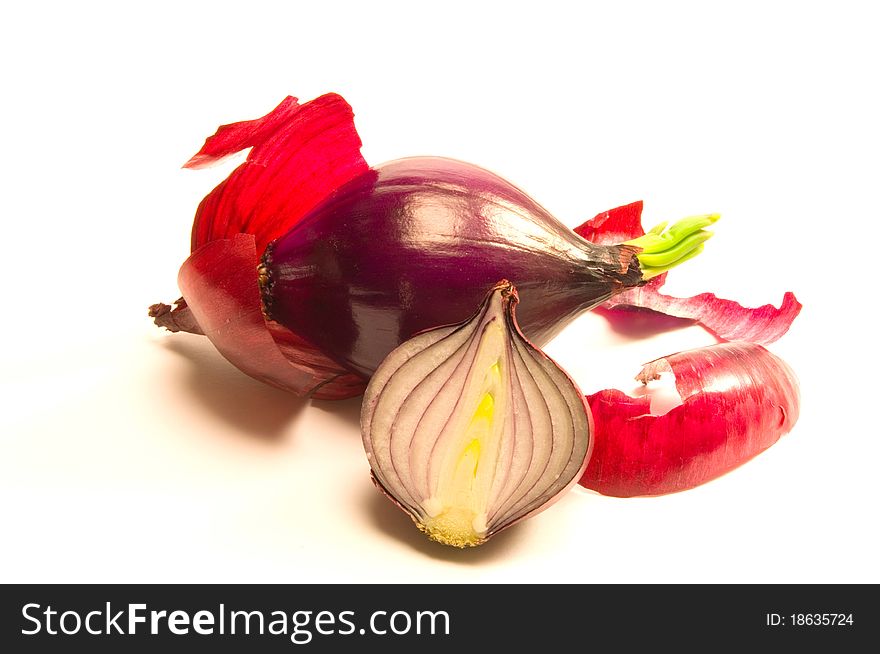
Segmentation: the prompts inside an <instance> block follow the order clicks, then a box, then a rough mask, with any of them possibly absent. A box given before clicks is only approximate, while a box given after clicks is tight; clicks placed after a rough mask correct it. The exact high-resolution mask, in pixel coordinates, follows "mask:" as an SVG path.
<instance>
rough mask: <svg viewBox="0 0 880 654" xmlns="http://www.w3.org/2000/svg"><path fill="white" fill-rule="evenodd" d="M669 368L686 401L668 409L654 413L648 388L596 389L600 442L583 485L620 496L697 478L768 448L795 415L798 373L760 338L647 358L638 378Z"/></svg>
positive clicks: (660, 490) (593, 400)
mask: <svg viewBox="0 0 880 654" xmlns="http://www.w3.org/2000/svg"><path fill="white" fill-rule="evenodd" d="M669 370H671V371H672V373H673V374H674V375H675V381H676V388H677V389H678V392H679V394H680V395H681V397H682V400H683V401H684V402H683V404H681V405H680V406H677V407H675V408H674V409H672V410H670V411H669V412H667V413H665V414H663V415H658V416H654V415H650V414H649V412H650V399H649V398H648V397H646V396H643V397H638V398H633V397H630V396H628V395H626V394H624V393H622V392H621V391H618V390H613V389H612V390H603V391H600V392H598V393H594V394H593V395H590V396H588V398H587V399H588V402H589V405H590V409H591V410H592V414H593V420H594V427H595V430H594V432H593V433H594V449H593V454H592V457H591V459H590V462H589V465H588V466H587V469H586V471H585V472H584V475H583V476H582V477H581V480H580V483H581V485H582V486H585V487H586V488H590V489H592V490H595V491H597V492H599V493H601V494H603V495H611V496H615V497H635V496H645V495H663V494H666V493H675V492H678V491H682V490H686V489H689V488H693V487H695V486H698V485H700V484H703V483H705V482H707V481H709V480H711V479H715V478H716V477H719V476H721V475H723V474H724V473H726V472H729V471H730V470H733V469H734V468H736V467H738V466H739V465H741V464H743V463H745V462H746V461H748V460H749V459H751V458H753V457H754V456H756V455H758V454H760V453H761V452H763V451H764V450H766V449H767V448H768V447H770V446H771V445H773V444H774V443H775V442H776V441H777V440H778V439H779V438H780V437H781V436H782V435H783V434H785V433H787V432H789V431H790V430H791V428H792V427H793V426H794V424H795V423H796V422H797V419H798V415H799V407H800V399H799V391H798V384H797V379H796V377H795V375H794V373H793V372H792V370H791V368H789V366H788V365H787V364H786V363H785V362H784V361H782V359H780V358H779V357H777V356H775V355H773V354H771V353H770V352H768V351H767V350H766V349H764V348H763V347H761V346H760V345H755V344H752V343H745V342H738V343H719V344H716V345H711V346H708V347H704V348H700V349H697V350H690V351H687V352H680V353H678V354H674V355H671V356H668V357H665V358H662V359H658V360H656V361H654V362H652V363H650V364H648V365H647V366H645V368H644V369H643V371H642V373H641V374H640V375H639V379H641V380H642V381H648V380H650V379H652V378H656V376H657V375H658V374H659V373H660V372H663V371H669Z"/></svg>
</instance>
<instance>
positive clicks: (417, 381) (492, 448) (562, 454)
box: [361, 281, 592, 547]
mask: <svg viewBox="0 0 880 654" xmlns="http://www.w3.org/2000/svg"><path fill="white" fill-rule="evenodd" d="M516 302H517V293H516V290H515V289H514V288H513V286H512V285H511V284H510V283H509V282H507V281H503V282H500V283H498V284H497V285H496V286H495V287H494V288H493V289H492V290H491V291H490V292H489V294H488V295H487V296H486V298H485V300H484V301H483V303H482V306H481V307H480V309H479V311H477V313H476V314H474V315H473V316H472V317H471V318H470V319H469V320H467V321H465V322H463V323H460V324H457V325H452V326H448V327H441V328H437V329H432V330H429V331H426V332H422V333H421V334H419V335H418V336H416V337H414V338H412V339H411V340H408V341H406V342H405V343H403V344H402V345H400V346H399V347H398V348H397V349H395V350H394V351H393V352H391V354H390V355H389V356H388V358H386V359H385V361H384V362H383V363H382V365H381V366H379V369H378V370H377V371H376V374H375V375H374V376H373V378H372V380H371V381H370V384H369V386H368V387H367V391H366V393H365V395H364V402H363V408H362V413H361V430H362V433H363V440H364V448H365V449H366V451H367V457H368V459H369V461H370V466H371V468H372V474H373V480H374V481H375V483H376V485H377V486H379V488H380V489H381V490H383V491H384V492H385V493H386V494H387V495H388V496H389V497H390V498H391V499H392V500H393V501H394V502H395V503H396V504H397V505H398V506H399V507H400V508H401V509H403V510H404V511H406V512H407V513H408V514H409V515H410V516H411V517H412V519H413V521H415V523H416V525H417V526H418V527H419V529H421V530H422V531H424V532H425V533H426V534H427V535H428V536H429V537H430V538H432V539H433V540H436V541H438V542H441V543H444V544H446V545H452V546H456V547H467V546H475V545H479V544H481V543H483V542H485V541H486V540H487V539H488V538H490V537H491V536H492V535H494V534H496V533H498V532H499V531H501V530H503V529H506V528H507V527H509V526H511V525H513V524H514V523H516V522H518V521H520V520H522V519H524V518H526V517H528V516H531V515H534V514H536V513H538V512H539V511H541V510H543V509H545V508H547V506H549V505H550V503H551V502H552V501H553V500H554V499H556V498H558V497H559V496H560V495H561V494H562V493H563V492H565V491H566V490H567V489H569V488H570V487H571V486H572V485H573V484H574V483H576V482H577V480H578V478H580V476H581V474H582V473H583V470H584V466H585V465H586V462H587V459H588V457H589V451H590V444H591V442H592V441H591V437H590V432H591V426H590V413H589V410H588V409H587V407H586V405H585V404H584V398H583V396H582V395H581V394H580V392H579V391H578V388H577V386H576V385H575V384H574V382H573V381H572V380H571V379H570V378H569V377H568V375H566V374H565V372H564V371H563V370H562V369H561V368H559V367H558V366H557V365H556V364H555V363H553V361H552V360H550V359H549V358H548V357H547V356H546V355H545V354H543V353H542V352H541V351H540V350H538V349H536V348H535V347H534V346H532V345H531V344H530V343H529V342H528V341H527V340H526V339H525V337H524V336H523V335H522V333H521V332H520V330H519V327H518V325H517V321H516V317H515V314H514V307H515V306H516Z"/></svg>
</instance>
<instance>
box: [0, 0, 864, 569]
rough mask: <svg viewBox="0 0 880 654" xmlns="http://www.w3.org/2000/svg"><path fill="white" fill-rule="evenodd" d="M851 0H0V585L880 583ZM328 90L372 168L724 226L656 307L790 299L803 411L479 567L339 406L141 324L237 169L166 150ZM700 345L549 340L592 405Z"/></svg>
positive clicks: (679, 335) (782, 344) (573, 504)
mask: <svg viewBox="0 0 880 654" xmlns="http://www.w3.org/2000/svg"><path fill="white" fill-rule="evenodd" d="M872 4H873V3H864V4H860V3H853V2H834V3H812V2H797V3H795V2H791V3H787V2H759V3H751V2H739V3H723V4H721V3H717V5H716V3H711V5H710V3H696V2H695V3H680V2H679V3H628V2H618V3H613V8H610V5H612V3H574V2H571V3H568V2H566V3H553V2H541V3H524V4H518V3H511V2H507V3H503V5H501V4H499V5H490V4H489V3H481V2H466V3H457V2H448V1H447V2H443V3H433V4H429V3H412V2H406V3H403V2H402V3H388V2H385V3H350V4H341V3H330V2H327V3H314V2H313V3H277V4H273V3H260V2H236V3H229V4H223V3H218V2H211V3H204V4H201V3H182V2H174V3H151V4H149V5H143V6H142V7H140V8H138V9H134V8H132V7H133V5H131V4H130V3H112V4H111V3H107V4H100V5H99V4H95V3H85V2H78V3H60V2H59V3H37V2H35V3H17V4H16V5H14V6H15V7H17V8H15V9H10V8H9V6H10V5H4V6H5V8H4V9H3V10H2V14H3V15H2V17H0V32H2V34H0V60H2V62H3V73H2V101H0V118H2V120H0V129H2V146H3V152H2V156H0V179H2V180H3V181H2V189H3V190H2V198H3V201H2V220H3V223H2V224H3V238H2V243H3V255H2V257H0V267H2V270H0V275H2V276H0V279H2V298H3V314H2V328H0V329H2V379H0V381H2V393H0V401H2V405H3V406H2V413H0V429H2V433H0V530H2V538H0V553H2V557H0V581H4V582H10V581H32V582H33V581H94V582H98V581H110V582H138V581H140V582H158V581H187V582H189V581H211V582H221V581H255V582H265V581H270V582H306V581H313V582H338V581H371V582H395V581H400V582H431V581H442V582H521V581H525V582H537V581H548V582H690V581H693V582H773V583H775V582H875V583H876V582H880V568H878V563H877V556H876V553H877V550H878V545H880V543H878V537H877V530H878V528H877V510H876V507H877V495H878V494H877V486H876V484H877V478H876V472H875V470H876V467H877V461H878V459H880V447H878V442H880V439H878V436H880V434H878V429H877V427H876V412H877V408H878V407H877V404H878V401H877V398H878V393H877V383H876V381H875V380H874V375H875V372H876V369H877V364H878V361H877V340H876V339H877V337H876V333H875V331H876V330H875V328H874V327H873V323H875V322H876V305H877V301H876V297H877V285H876V265H874V261H873V260H874V258H876V256H877V246H878V230H877V219H878V210H877V205H876V194H877V182H878V179H880V177H878V173H880V165H878V149H880V138H878V136H880V135H878V115H880V103H878V98H877V64H878V62H880V48H878V45H877V43H878V42H877V35H876V29H875V27H876V21H875V19H874V17H873V12H872V11H870V8H871V5H872ZM297 5H299V6H297ZM606 5H608V6H606ZM21 7H27V8H26V9H23V8H21ZM319 7H320V8H319ZM328 91H336V92H338V93H341V94H342V95H343V96H345V97H346V99H347V100H348V101H349V102H350V103H351V104H352V106H353V107H354V110H355V113H356V123H357V127H358V129H359V132H360V134H361V137H362V139H363V141H364V148H363V152H364V155H365V156H366V158H367V160H368V161H369V162H372V163H380V162H383V161H386V160H389V159H393V158H397V157H400V156H406V155H416V154H435V155H446V156H451V157H457V158H460V159H465V160H469V161H473V162H474V163H478V164H481V165H483V166H485V167H488V168H490V169H493V170H495V171H496V172H498V173H500V174H502V175H503V176H504V177H506V178H508V179H510V180H511V181H513V182H514V183H516V184H517V185H519V186H521V187H523V188H524V189H526V190H527V191H528V192H529V193H530V194H531V195H532V196H533V197H535V198H536V199H537V200H538V201H539V202H541V203H543V204H544V205H545V206H546V207H547V208H548V209H550V211H551V212H553V213H554V214H555V215H557V216H558V217H559V218H560V219H561V220H563V221H564V222H566V223H567V224H569V225H572V226H574V225H577V224H579V223H580V222H582V221H583V220H584V219H586V218H589V217H591V216H592V215H594V214H596V213H598V212H600V211H602V210H605V209H608V208H610V207H613V206H617V205H620V204H623V203H626V202H630V201H633V200H636V199H643V200H644V201H645V203H646V209H645V222H646V223H648V224H654V223H656V222H659V221H660V220H664V219H675V218H679V217H683V216H686V215H690V214H693V213H704V212H715V211H717V212H720V213H721V214H722V216H723V217H722V220H721V222H720V223H718V225H717V230H716V237H715V238H714V239H713V240H712V241H711V242H710V243H709V244H708V247H707V250H706V252H705V253H704V254H703V255H702V256H701V257H700V258H699V259H698V260H695V261H693V262H691V263H688V264H687V266H686V267H684V268H682V269H681V270H679V271H678V272H676V273H674V274H673V276H672V278H671V279H670V282H669V284H668V285H667V290H669V291H670V292H676V293H680V294H692V293H696V292H699V291H704V290H711V291H715V292H716V293H718V294H720V295H722V296H725V297H731V298H735V299H739V300H740V301H742V302H744V303H746V304H750V305H758V304H764V303H767V302H772V303H775V304H778V303H779V301H780V300H781V298H782V295H783V292H784V291H786V290H793V291H795V293H796V294H797V296H798V298H799V299H800V300H801V301H802V302H803V304H804V310H803V313H802V314H801V316H800V317H799V318H798V320H797V321H796V322H795V324H794V326H793V328H792V329H791V331H790V332H789V334H788V335H786V336H785V337H784V338H783V339H782V340H781V341H779V342H778V343H776V344H774V345H773V346H772V347H771V349H772V350H773V351H774V352H776V353H777V354H779V355H780V356H783V357H784V358H785V359H786V360H787V361H788V362H789V363H790V364H791V365H792V366H793V367H794V369H795V370H796V371H797V373H798V374H799V376H800V379H801V384H802V394H803V404H802V414H801V419H800V422H799V423H798V424H797V426H796V427H795V429H794V430H793V431H792V432H791V433H790V434H789V435H787V436H785V437H784V438H783V439H782V441H780V442H779V443H778V444H777V445H775V446H774V447H773V448H771V449H770V450H769V451H767V452H766V453H764V454H762V455H761V456H759V457H758V458H756V459H755V460H753V461H751V462H749V463H748V464H746V465H745V466H743V467H741V468H739V469H738V470H736V471H734V472H732V473H730V474H728V475H726V476H724V477H722V478H721V479H718V480H716V481H713V482H711V483H709V484H706V485H704V486H702V487H700V488H697V489H695V490H691V491H688V492H684V493H680V494H677V495H673V496H667V497H662V498H654V499H630V500H621V499H613V498H605V497H601V496H598V495H595V494H593V493H590V492H587V491H584V490H582V489H578V490H575V491H573V492H571V493H570V494H569V495H568V496H566V497H565V498H564V499H563V500H562V501H561V502H560V503H559V504H558V505H556V506H555V507H553V508H552V509H551V510H549V511H547V512H545V513H543V514H541V515H540V516H538V517H536V518H535V519H533V520H530V521H527V522H526V523H524V524H522V525H520V526H519V527H517V528H514V529H512V530H509V531H508V532H505V533H504V534H501V535H499V536H498V537H497V538H496V539H494V540H493V541H490V542H489V543H488V544H486V545H485V546H483V547H481V548H478V549H476V550H469V551H458V550H452V549H448V548H444V547H442V546H439V545H435V544H433V543H430V542H428V541H427V540H425V539H424V538H423V537H422V535H421V534H420V533H419V532H417V531H416V529H415V528H414V527H413V526H412V525H411V523H410V522H409V520H408V518H407V517H406V516H404V515H403V514H402V513H400V512H399V511H398V510H397V509H395V508H394V507H393V506H392V505H391V504H390V503H388V502H387V501H385V500H384V499H383V498H382V497H380V495H379V494H378V492H377V491H376V490H375V489H374V488H373V487H372V485H371V483H370V481H369V479H368V467H367V464H366V460H365V457H364V455H363V451H362V448H361V445H360V437H359V432H358V428H357V426H356V421H357V415H358V410H359V406H358V402H357V400H349V401H344V402H339V403H329V402H309V401H303V400H299V399H297V398H294V397H292V396H289V395H286V394H284V393H282V392H280V391H276V390H274V389H272V388H269V387H266V386H263V385H261V384H259V383H258V382H255V381H253V380H251V379H250V378H248V377H246V376H244V375H243V374H241V373H239V372H238V371H237V370H236V369H234V368H233V367H232V366H231V365H229V364H228V363H226V361H225V360H223V359H222V358H221V357H220V356H219V355H218V354H217V353H216V352H215V351H214V350H213V349H212V347H211V346H210V344H209V343H208V342H207V341H206V340H205V339H202V338H200V337H195V336H190V335H169V334H164V333H162V332H160V330H158V329H156V328H155V327H154V326H153V325H152V324H151V322H150V320H149V319H148V318H147V317H146V307H147V305H149V304H151V303H153V302H157V301H166V302H167V301H170V300H173V299H175V298H176V297H178V291H177V289H176V283H175V279H176V274H177V269H178V267H179V265H180V263H181V262H182V261H183V260H184V258H185V257H186V256H187V254H188V243H189V229H190V226H191V221H192V216H193V212H194V210H195V208H196V205H197V204H198V202H199V200H200V199H201V198H202V196H203V195H205V194H206V193H207V192H208V191H209V190H210V189H211V188H213V186H214V185H215V184H217V183H218V182H219V181H220V180H221V179H222V178H223V177H224V176H225V175H226V174H227V173H228V172H229V170H231V166H227V167H224V168H219V169H211V170H208V171H198V172H196V171H188V170H181V169H180V166H181V164H183V162H185V161H186V160H187V159H188V158H189V156H190V155H192V154H193V153H194V152H195V151H196V150H198V148H199V147H200V146H201V144H202V142H203V139H204V138H205V137H206V136H208V135H209V134H211V133H213V131H214V130H215V128H216V127H217V125H219V124H221V123H228V122H233V121H236V120H243V119H249V118H255V117H258V116H261V115H263V114H264V113H266V112H267V111H269V110H270V109H272V108H273V107H274V106H275V105H276V104H277V103H278V102H279V101H280V100H281V99H282V98H283V97H284V96H285V95H287V94H292V95H296V96H297V97H299V98H300V99H301V100H303V101H305V100H308V99H311V98H313V97H316V96H318V95H320V94H322V93H325V92H328ZM710 342H712V339H711V338H710V337H709V336H708V335H707V334H706V333H705V332H703V331H702V330H700V329H699V328H697V327H689V328H686V329H683V330H678V331H675V332H669V333H666V334H663V335H659V336H657V337H654V338H652V339H649V340H633V339H631V338H628V337H626V336H625V335H620V334H616V333H614V332H612V331H610V330H609V328H608V326H607V325H606V323H605V321H604V320H603V319H601V318H599V317H597V316H592V315H587V316H584V317H582V318H581V319H579V320H578V321H577V322H576V323H574V324H573V325H572V326H571V327H570V328H568V329H567V330H566V332H565V333H564V334H563V335H562V336H560V337H559V339H558V340H557V341H555V342H554V343H553V344H552V345H551V346H550V348H549V349H548V351H549V353H550V354H551V355H552V356H554V357H555V358H556V359H557V360H558V361H559V362H560V363H561V364H562V365H563V366H564V367H566V368H567V369H568V370H569V371H570V372H571V374H572V375H573V376H574V377H575V379H576V380H577V381H578V382H579V383H580V385H581V386H582V388H583V390H584V391H585V392H592V391H595V390H598V389H600V388H604V387H608V386H612V385H615V384H623V385H624V386H626V385H627V384H629V383H630V382H628V381H627V380H628V379H630V378H631V377H632V375H634V374H635V373H636V372H637V371H638V369H639V364H641V363H643V362H645V361H647V360H649V359H652V358H655V357H658V356H662V355H664V354H669V353H672V352H674V351H677V350H680V349H685V348H689V347H696V346H699V345H704V344H708V343H710Z"/></svg>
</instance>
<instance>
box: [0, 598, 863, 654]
mask: <svg viewBox="0 0 880 654" xmlns="http://www.w3.org/2000/svg"><path fill="white" fill-rule="evenodd" d="M876 591H877V587H876V586H867V585H866V586H858V585H786V586H779V585H776V586H774V585H768V586H760V585H758V586H755V585H729V586H718V585H665V586H661V585H607V586H602V585H598V586H586V585H556V586H550V585H479V584H474V585H133V586H126V585H21V586H17V585H11V586H3V587H2V604H0V611H2V613H0V624H2V633H0V645H2V646H3V647H2V651H6V652H56V651H57V652H63V651H70V650H74V649H75V650H76V651H80V650H82V651H88V652H122V651H126V652H128V651H157V652H177V651H180V652H184V651H185V652H192V651H211V652H227V651H228V652H242V651H247V652H295V651H309V652H325V651H326V652H339V651H353V650H355V649H363V648H366V649H367V651H379V652H398V651H399V652H404V651H406V652H413V651H429V652H431V651H440V650H444V651H451V650H450V648H453V647H454V648H456V650H457V651H471V650H477V649H483V648H486V649H489V650H491V651H499V650H500V648H511V649H513V650H514V651H527V648H542V650H544V649H546V648H568V647H573V648H575V649H577V650H589V649H593V648H597V647H600V646H605V645H609V644H610V645H611V646H612V647H614V648H615V649H621V650H623V651H633V650H634V649H635V648H637V647H639V648H641V647H649V648H651V650H653V651H659V650H660V648H663V649H669V650H670V651H675V652H682V651H711V650H713V649H715V648H717V647H719V646H724V647H730V646H735V645H767V646H799V645H810V646H813V647H816V646H820V645H821V646H829V647H834V648H837V650H836V651H854V650H853V649H851V648H853V647H854V646H855V644H856V643H864V642H866V641H865V640H864V639H865V638H866V637H867V638H871V637H872V636H877V635H878V633H880V629H878V618H880V615H878V608H880V602H878V600H877V592H876ZM867 642H871V641H870V640H868V641H867ZM10 646H11V648H10ZM840 648H844V649H842V650H841V649H840Z"/></svg>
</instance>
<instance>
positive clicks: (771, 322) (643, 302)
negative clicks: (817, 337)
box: [574, 202, 802, 345]
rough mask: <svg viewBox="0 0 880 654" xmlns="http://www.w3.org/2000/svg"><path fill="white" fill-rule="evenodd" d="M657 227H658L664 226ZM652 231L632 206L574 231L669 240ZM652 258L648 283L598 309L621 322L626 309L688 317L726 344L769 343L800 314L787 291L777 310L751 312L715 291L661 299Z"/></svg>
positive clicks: (595, 237)
mask: <svg viewBox="0 0 880 654" xmlns="http://www.w3.org/2000/svg"><path fill="white" fill-rule="evenodd" d="M709 218H713V217H712V216H705V217H696V218H694V219H686V221H690V220H697V221H699V220H701V219H702V220H706V219H709ZM682 222H685V221H682ZM658 227H661V228H662V227H663V225H662V224H661V225H658ZM677 229H678V227H677V226H673V227H672V228H670V229H669V232H675V231H676V230H677ZM656 230H657V228H655V229H653V230H650V231H649V232H648V233H647V234H646V233H645V231H644V229H642V203H641V202H633V203H632V204H628V205H625V206H622V207H617V208H616V209H611V210H610V211H606V212H604V213H601V214H599V215H598V216H596V217H595V218H592V219H590V220H588V221H587V222H585V223H584V224H583V225H581V226H580V227H576V228H575V230H574V231H575V232H577V233H578V234H580V235H581V236H583V237H584V238H585V239H587V240H588V241H590V242H592V243H600V244H602V243H605V244H607V243H624V242H625V243H628V244H631V245H638V246H643V247H647V248H654V247H657V245H656V243H657V242H658V240H660V241H662V240H663V238H669V237H662V236H660V235H658V234H657V231H656ZM688 238H693V237H691V236H688ZM699 249H700V247H699V246H698V247H697V248H694V254H690V255H688V258H689V257H690V256H694V255H695V254H698V253H699ZM657 260H659V259H657V258H648V257H646V265H643V266H642V271H643V273H644V275H645V277H646V278H647V277H650V278H651V279H650V281H649V282H648V283H647V284H645V285H644V286H640V287H638V288H632V289H627V290H625V291H623V292H621V293H618V294H616V295H614V296H612V297H610V298H609V299H608V300H607V301H606V302H605V303H603V304H602V306H601V309H602V311H606V310H610V311H614V312H615V313H616V314H617V317H623V318H624V319H626V318H627V317H628V316H627V312H628V311H630V310H633V309H635V310H642V309H644V310H647V311H642V312H641V313H642V314H643V315H642V317H644V314H650V313H653V314H654V315H657V314H663V315H664V316H673V317H676V318H685V319H690V320H694V321H696V322H697V323H699V324H700V325H702V326H703V327H704V328H706V329H707V330H708V331H710V332H712V333H713V334H715V335H716V336H718V337H719V338H721V339H723V340H725V341H733V340H740V341H749V342H751V343H759V344H761V345H767V344H768V343H772V342H773V341H775V340H777V339H779V338H780V337H781V336H782V335H783V334H785V332H787V331H788V328H789V327H791V324H792V322H794V319H795V318H797V316H798V314H799V313H800V311H801V308H802V307H801V303H800V302H798V301H797V298H795V296H794V293H791V292H786V293H785V294H784V295H783V297H782V303H781V304H780V306H779V308H778V309H777V308H776V307H774V306H773V305H772V304H765V305H763V306H760V307H755V308H749V307H744V306H742V305H741V304H739V303H738V302H736V301H734V300H726V299H724V298H719V297H718V296H716V295H715V294H714V293H700V294H699V295H695V296H693V297H689V298H679V297H673V296H671V295H665V294H664V293H661V292H660V288H661V287H662V286H663V284H664V283H665V282H666V275H665V272H666V271H665V270H662V269H661V268H660V267H654V268H651V267H650V264H652V263H654V262H655V261H657ZM686 260H687V258H681V259H680V260H679V261H678V263H681V262H683V261H686ZM658 318H661V317H660V316H658ZM661 320H662V318H661Z"/></svg>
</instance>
